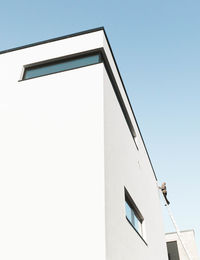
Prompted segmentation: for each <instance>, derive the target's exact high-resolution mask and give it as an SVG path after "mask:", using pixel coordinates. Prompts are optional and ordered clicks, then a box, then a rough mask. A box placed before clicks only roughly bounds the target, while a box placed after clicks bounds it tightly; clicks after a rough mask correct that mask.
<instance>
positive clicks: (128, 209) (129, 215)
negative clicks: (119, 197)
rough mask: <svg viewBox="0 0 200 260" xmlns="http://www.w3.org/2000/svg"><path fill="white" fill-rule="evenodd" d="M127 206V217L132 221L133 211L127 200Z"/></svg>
mask: <svg viewBox="0 0 200 260" xmlns="http://www.w3.org/2000/svg"><path fill="white" fill-rule="evenodd" d="M125 207H126V217H127V218H128V220H129V221H130V222H131V223H132V213H131V208H130V206H129V205H128V203H127V202H125Z"/></svg>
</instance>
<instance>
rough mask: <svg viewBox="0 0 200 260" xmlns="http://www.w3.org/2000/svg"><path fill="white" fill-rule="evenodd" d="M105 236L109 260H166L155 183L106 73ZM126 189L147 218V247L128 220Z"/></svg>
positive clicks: (145, 221)
mask: <svg viewBox="0 0 200 260" xmlns="http://www.w3.org/2000/svg"><path fill="white" fill-rule="evenodd" d="M104 108H105V110H104V115H105V174H106V236H107V241H106V242H107V257H108V259H109V260H121V259H126V260H131V259H137V260H144V259H152V260H161V259H162V260H167V250H166V245H165V241H164V229H163V222H162V215H161V209H160V201H159V195H158V189H157V184H156V180H155V178H154V175H153V173H152V169H151V167H150V165H149V161H148V160H147V159H146V155H145V154H144V152H143V149H140V148H141V147H140V146H139V150H137V148H136V145H135V143H134V141H133V137H132V135H131V133H130V131H129V128H128V126H127V123H126V121H125V118H124V116H123V113H122V111H121V108H120V106H119V103H118V101H117V99H116V96H115V94H114V90H113V88H112V85H111V83H110V80H109V78H108V76H107V73H106V71H104ZM124 186H125V187H126V188H127V190H128V192H129V193H130V195H131V197H132V199H133V200H134V202H135V203H136V205H137V207H138V208H139V210H140V212H141V213H142V215H143V217H144V225H143V227H144V231H145V236H144V239H145V241H146V243H147V244H148V245H146V244H145V243H144V241H143V240H142V239H141V237H140V236H139V235H138V234H137V233H136V231H135V230H134V229H133V228H132V227H131V225H130V224H129V223H128V221H127V220H126V214H125V197H124Z"/></svg>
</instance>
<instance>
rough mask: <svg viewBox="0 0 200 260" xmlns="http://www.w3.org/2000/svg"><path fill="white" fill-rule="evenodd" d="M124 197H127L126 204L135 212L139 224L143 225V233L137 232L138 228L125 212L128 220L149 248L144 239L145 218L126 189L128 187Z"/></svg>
mask: <svg viewBox="0 0 200 260" xmlns="http://www.w3.org/2000/svg"><path fill="white" fill-rule="evenodd" d="M124 197H125V203H127V204H128V206H129V207H130V209H131V210H132V211H133V212H134V215H135V217H136V218H137V220H138V222H139V223H140V225H141V233H140V232H139V231H138V230H137V228H136V227H135V226H134V224H133V223H132V222H131V221H130V220H129V218H128V217H127V215H126V210H125V216H126V220H127V221H128V223H129V224H130V225H131V227H132V228H133V229H134V230H135V231H136V233H137V234H138V235H139V236H140V238H141V239H142V240H143V242H144V243H145V244H146V245H147V246H148V244H147V242H146V241H145V239H144V217H143V216H142V214H141V212H140V210H139V209H138V207H137V206H136V204H135V202H134V200H133V199H132V197H131V195H130V193H129V192H128V190H127V189H126V187H124ZM125 207H126V205H125Z"/></svg>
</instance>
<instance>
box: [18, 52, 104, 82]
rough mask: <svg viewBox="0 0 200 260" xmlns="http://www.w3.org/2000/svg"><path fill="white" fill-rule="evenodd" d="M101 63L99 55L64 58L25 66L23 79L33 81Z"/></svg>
mask: <svg viewBox="0 0 200 260" xmlns="http://www.w3.org/2000/svg"><path fill="white" fill-rule="evenodd" d="M100 62H102V58H101V55H100V54H99V53H98V54H90V55H86V56H81V57H80V56H79V57H74V58H62V59H59V60H56V61H55V60H54V61H48V62H45V63H42V64H37V65H30V66H25V70H24V75H23V78H22V79H23V80H25V79H32V78H36V77H40V76H45V75H49V74H53V73H56V72H61V71H66V70H71V69H76V68H80V67H85V66H88V65H94V64H97V63H100Z"/></svg>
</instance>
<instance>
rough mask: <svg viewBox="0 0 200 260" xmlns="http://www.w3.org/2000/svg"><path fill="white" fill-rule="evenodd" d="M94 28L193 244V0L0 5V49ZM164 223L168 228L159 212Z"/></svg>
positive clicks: (196, 113) (199, 77) (199, 7)
mask: <svg viewBox="0 0 200 260" xmlns="http://www.w3.org/2000/svg"><path fill="white" fill-rule="evenodd" d="M99 26H104V27H105V29H106V32H107V34H108V37H109V40H110V43H111V46H112V48H113V51H114V54H115V57H116V60H117V63H118V66H119V69H120V71H121V74H122V78H123V80H124V83H125V86H126V88H127V91H128V94H129V97H130V100H131V102H132V105H133V109H134V111H135V114H136V117H137V120H138V122H139V125H140V129H141V131H142V134H143V137H144V140H145V142H146V146H147V149H148V151H149V154H150V157H151V159H152V162H153V165H154V168H155V171H156V174H157V177H158V179H159V181H160V182H162V181H166V182H167V184H168V192H169V200H170V201H171V206H172V210H173V212H174V215H175V218H176V220H177V223H178V225H179V227H180V229H182V230H184V229H195V231H196V237H197V242H198V247H199V246H200V245H199V243H200V205H199V204H200V203H199V198H200V196H199V191H198V190H199V185H200V184H199V183H200V159H199V156H200V1H199V0H192V1H191V0H187V1H186V0H168V1H161V0H152V1H149V0H140V1H135V0H127V1H118V0H115V1H114V0H109V1H108V0H107V1H105V0H102V1H95V0H93V1H91V0H84V1H68V0H56V1H55V0H48V1H47V0H43V1H38V0H34V1H24V0H23V1H22V0H12V1H11V0H7V1H3V2H1V8H0V50H4V49H8V48H12V47H16V46H20V45H24V44H28V43H32V42H36V41H40V40H46V39H48V38H53V37H57V36H62V35H66V34H70V33H74V32H78V31H81V30H86V29H91V28H94V27H99ZM141 188H142V187H141ZM144 192H145V191H144ZM165 224H166V231H173V227H171V224H170V222H169V220H168V219H167V217H166V216H165ZM199 251H200V250H199Z"/></svg>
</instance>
